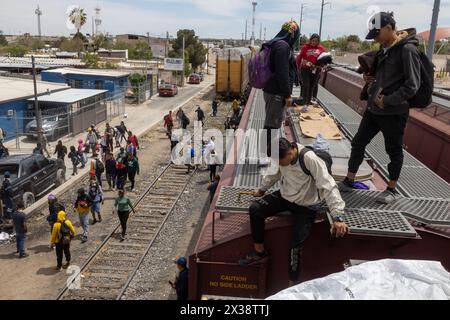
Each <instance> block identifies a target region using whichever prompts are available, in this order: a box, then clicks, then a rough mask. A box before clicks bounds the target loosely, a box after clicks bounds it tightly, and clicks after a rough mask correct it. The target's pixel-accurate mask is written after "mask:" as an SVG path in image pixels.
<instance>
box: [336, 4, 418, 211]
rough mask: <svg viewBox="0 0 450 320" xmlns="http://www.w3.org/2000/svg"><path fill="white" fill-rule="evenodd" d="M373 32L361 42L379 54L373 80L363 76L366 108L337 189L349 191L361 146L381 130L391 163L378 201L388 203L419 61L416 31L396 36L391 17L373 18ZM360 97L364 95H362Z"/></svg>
mask: <svg viewBox="0 0 450 320" xmlns="http://www.w3.org/2000/svg"><path fill="white" fill-rule="evenodd" d="M371 24H372V29H371V31H370V32H369V33H368V35H367V37H366V39H375V41H376V42H377V43H379V44H381V47H382V48H381V49H380V50H379V51H378V53H377V54H376V56H375V62H374V64H373V67H374V68H375V73H374V74H375V75H374V76H371V75H369V74H364V79H365V81H366V83H368V89H367V91H366V94H365V98H367V109H366V111H365V112H364V115H363V118H362V120H361V123H360V125H359V129H358V132H357V133H356V135H355V136H354V138H353V140H352V151H351V154H350V159H349V162H348V173H347V177H346V178H345V180H344V181H343V183H341V184H340V189H341V191H350V190H351V189H353V188H355V187H354V184H353V183H354V181H355V177H356V173H357V172H358V168H359V166H360V165H361V163H362V161H363V159H364V154H365V150H366V146H367V145H368V144H369V143H370V142H371V140H372V139H373V138H374V137H375V136H376V135H377V134H378V133H379V132H380V131H381V132H382V134H383V136H384V141H385V148H386V151H387V153H388V155H389V158H390V163H389V164H388V166H387V168H388V172H389V183H388V186H387V188H386V190H385V191H384V192H383V193H382V194H380V195H379V196H378V197H377V199H376V200H377V201H378V202H381V203H384V204H388V203H392V202H394V201H396V200H398V199H399V197H400V194H399V193H398V192H397V190H396V187H397V181H398V179H399V177H400V172H401V170H402V166H403V137H404V132H405V127H406V123H407V121H408V117H409V108H410V103H409V100H410V99H412V98H414V97H415V95H416V93H417V92H418V90H419V88H420V87H421V81H422V80H424V79H421V78H422V77H421V69H422V66H421V64H422V62H421V56H420V53H419V49H418V45H419V41H418V39H417V37H416V30H415V29H407V30H404V31H399V32H397V31H396V21H395V20H394V17H393V14H392V13H387V12H381V13H378V14H376V15H375V16H373V18H372V20H371ZM362 96H363V97H364V92H363V94H362Z"/></svg>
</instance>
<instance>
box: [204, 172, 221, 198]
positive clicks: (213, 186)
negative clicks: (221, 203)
mask: <svg viewBox="0 0 450 320" xmlns="http://www.w3.org/2000/svg"><path fill="white" fill-rule="evenodd" d="M219 182H220V176H219V175H218V174H216V175H215V177H214V181H212V182H211V183H210V185H209V186H208V187H207V188H206V190H208V191H209V203H211V202H212V201H213V198H214V194H215V193H216V190H217V187H218V186H219Z"/></svg>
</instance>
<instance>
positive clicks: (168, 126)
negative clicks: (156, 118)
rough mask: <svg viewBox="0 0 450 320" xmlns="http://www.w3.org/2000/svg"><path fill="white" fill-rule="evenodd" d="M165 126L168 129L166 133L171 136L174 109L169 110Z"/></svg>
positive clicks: (165, 117) (165, 118)
mask: <svg viewBox="0 0 450 320" xmlns="http://www.w3.org/2000/svg"><path fill="white" fill-rule="evenodd" d="M164 128H166V129H167V132H166V134H167V136H168V137H169V138H170V136H171V135H172V128H173V117H172V110H171V111H169V113H168V114H166V115H165V116H164Z"/></svg>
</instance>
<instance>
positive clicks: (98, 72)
mask: <svg viewBox="0 0 450 320" xmlns="http://www.w3.org/2000/svg"><path fill="white" fill-rule="evenodd" d="M45 72H52V73H61V74H81V75H86V76H103V77H114V78H119V77H127V76H129V75H130V73H129V72H124V71H116V70H107V69H73V68H58V69H53V70H47V71H45Z"/></svg>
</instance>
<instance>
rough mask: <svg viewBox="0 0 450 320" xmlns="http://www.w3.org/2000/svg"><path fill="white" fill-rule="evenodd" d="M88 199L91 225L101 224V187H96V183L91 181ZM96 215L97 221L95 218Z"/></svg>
mask: <svg viewBox="0 0 450 320" xmlns="http://www.w3.org/2000/svg"><path fill="white" fill-rule="evenodd" d="M89 198H90V199H91V201H92V205H91V213H92V224H96V223H97V222H102V215H101V214H100V213H101V210H102V204H103V202H104V200H103V190H102V187H101V186H99V185H98V183H97V181H95V180H91V184H90V186H89ZM95 214H97V216H98V220H97V218H96V216H95Z"/></svg>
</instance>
